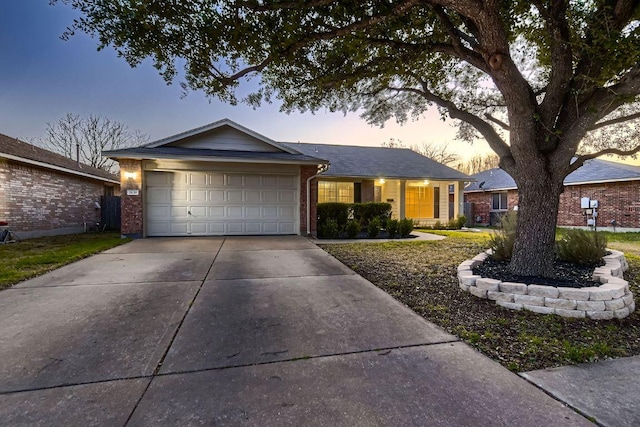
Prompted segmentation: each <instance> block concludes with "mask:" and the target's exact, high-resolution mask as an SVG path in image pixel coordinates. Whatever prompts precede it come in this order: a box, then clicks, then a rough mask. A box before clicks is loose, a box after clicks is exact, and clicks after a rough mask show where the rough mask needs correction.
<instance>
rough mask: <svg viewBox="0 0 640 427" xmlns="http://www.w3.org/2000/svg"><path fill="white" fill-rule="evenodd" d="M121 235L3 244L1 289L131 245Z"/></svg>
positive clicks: (70, 237) (0, 246)
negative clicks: (122, 246)
mask: <svg viewBox="0 0 640 427" xmlns="http://www.w3.org/2000/svg"><path fill="white" fill-rule="evenodd" d="M129 240H130V239H122V238H121V237H120V234H119V233H88V234H69V235H64V236H51V237H41V238H37V239H29V240H23V241H21V242H19V243H11V244H7V245H0V260H2V262H0V289H4V288H7V287H9V286H11V285H13V284H16V283H18V282H21V281H23V280H26V279H29V278H31V277H35V276H39V275H41V274H43V273H46V272H48V271H51V270H54V269H56V268H59V267H61V266H63V265H65V264H69V263H72V262H74V261H77V260H79V259H82V258H86V257H88V256H89V255H93V254H95V253H98V252H102V251H104V250H107V249H109V248H113V247H114V246H118V245H121V244H123V243H126V242H128V241H129Z"/></svg>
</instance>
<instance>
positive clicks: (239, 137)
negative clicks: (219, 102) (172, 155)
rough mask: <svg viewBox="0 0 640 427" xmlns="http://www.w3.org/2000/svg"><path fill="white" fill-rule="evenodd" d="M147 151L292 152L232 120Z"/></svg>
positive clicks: (164, 141)
mask: <svg viewBox="0 0 640 427" xmlns="http://www.w3.org/2000/svg"><path fill="white" fill-rule="evenodd" d="M145 147H147V148H158V147H176V148H193V149H204V150H216V151H252V152H260V153H282V152H284V153H289V154H294V153H295V151H294V150H291V149H290V148H289V147H286V146H284V145H282V144H280V143H278V142H276V141H274V140H272V139H270V138H267V137H266V136H264V135H261V134H259V133H257V132H254V131H252V130H251V129H248V128H245V127H244V126H241V125H239V124H238V123H235V122H233V121H231V120H229V119H223V120H219V121H217V122H214V123H210V124H208V125H205V126H201V127H199V128H195V129H192V130H189V131H186V132H183V133H179V134H176V135H173V136H170V137H167V138H163V139H160V140H158V141H154V142H152V143H150V144H147V145H145Z"/></svg>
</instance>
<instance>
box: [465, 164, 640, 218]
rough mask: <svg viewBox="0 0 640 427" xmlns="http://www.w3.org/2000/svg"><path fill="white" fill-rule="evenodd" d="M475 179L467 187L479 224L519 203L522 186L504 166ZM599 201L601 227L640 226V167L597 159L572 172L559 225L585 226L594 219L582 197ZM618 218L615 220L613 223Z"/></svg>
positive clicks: (481, 174) (473, 211) (598, 210)
mask: <svg viewBox="0 0 640 427" xmlns="http://www.w3.org/2000/svg"><path fill="white" fill-rule="evenodd" d="M473 178H475V180H476V181H475V182H473V183H471V184H470V185H469V186H468V187H467V188H465V190H464V200H465V202H466V203H468V204H470V205H471V206H469V207H468V209H469V208H470V209H471V212H472V220H473V222H474V223H475V224H477V225H489V224H491V225H495V224H497V222H498V218H499V217H500V215H502V214H503V213H504V212H506V211H508V210H513V209H514V207H516V206H518V189H517V186H516V183H515V181H514V180H513V178H511V176H510V175H509V174H507V173H506V172H505V171H503V170H502V169H500V168H496V169H490V170H487V171H483V172H480V173H477V174H475V175H473ZM582 198H589V199H591V200H597V201H598V208H597V213H598V216H597V223H596V225H597V226H598V227H612V225H615V226H616V227H618V228H630V229H636V228H640V166H633V165H627V164H623V163H617V162H610V161H606V160H600V159H593V160H589V161H587V162H585V164H584V165H583V166H581V167H580V168H579V169H577V170H575V171H574V172H572V173H571V174H569V175H568V176H567V177H566V178H565V180H564V192H563V193H562V194H561V195H560V206H559V210H558V225H559V226H571V227H582V226H586V225H587V220H588V219H589V218H591V216H590V215H588V213H587V212H585V210H584V209H582V208H581V204H580V203H581V199H582ZM613 221H615V222H613Z"/></svg>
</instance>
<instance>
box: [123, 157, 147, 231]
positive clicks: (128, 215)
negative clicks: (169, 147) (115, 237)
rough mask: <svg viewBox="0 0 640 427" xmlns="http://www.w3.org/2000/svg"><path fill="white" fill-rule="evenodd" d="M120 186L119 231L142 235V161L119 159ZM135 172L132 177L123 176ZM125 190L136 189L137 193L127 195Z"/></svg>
mask: <svg viewBox="0 0 640 427" xmlns="http://www.w3.org/2000/svg"><path fill="white" fill-rule="evenodd" d="M119 163H120V188H121V194H120V197H121V201H122V204H121V208H120V211H121V212H120V213H121V217H122V219H121V221H120V232H121V233H122V234H123V235H125V236H131V237H142V236H143V229H144V228H143V227H144V224H143V214H142V212H143V211H142V207H143V191H142V178H143V174H142V161H141V160H129V159H122V160H120V162H119ZM128 172H133V173H135V178H134V179H129V178H127V177H126V176H125V174H126V173H128ZM127 190H138V191H139V192H138V195H130V196H128V195H127Z"/></svg>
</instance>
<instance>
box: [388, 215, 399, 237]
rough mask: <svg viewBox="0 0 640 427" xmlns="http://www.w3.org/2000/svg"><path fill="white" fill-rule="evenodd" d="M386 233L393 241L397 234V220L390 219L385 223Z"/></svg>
mask: <svg viewBox="0 0 640 427" xmlns="http://www.w3.org/2000/svg"><path fill="white" fill-rule="evenodd" d="M386 230H387V233H388V234H389V238H390V239H393V238H394V237H395V236H396V234H398V220H397V219H390V220H389V221H387V228H386Z"/></svg>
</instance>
